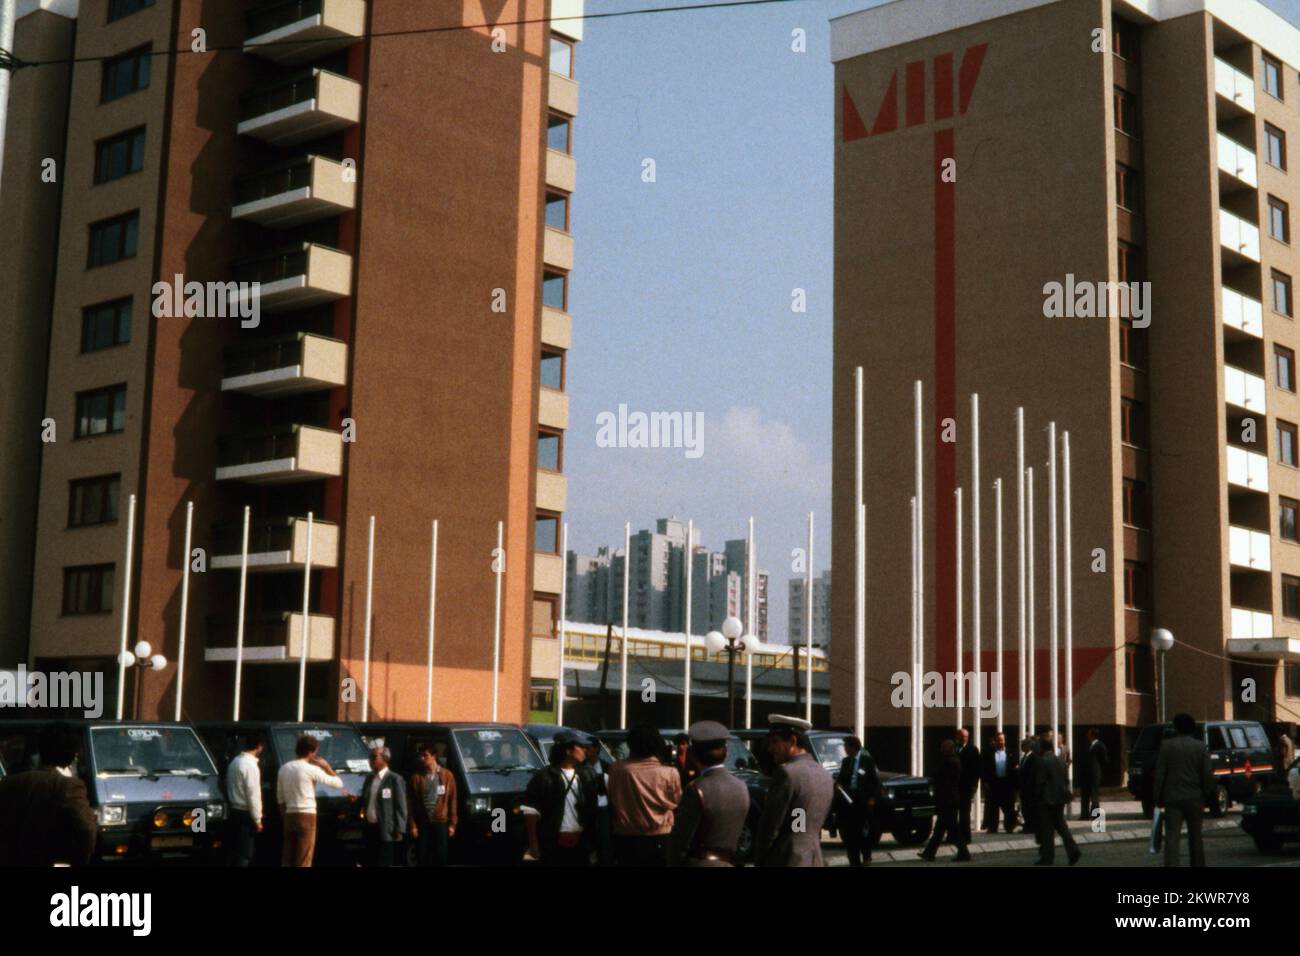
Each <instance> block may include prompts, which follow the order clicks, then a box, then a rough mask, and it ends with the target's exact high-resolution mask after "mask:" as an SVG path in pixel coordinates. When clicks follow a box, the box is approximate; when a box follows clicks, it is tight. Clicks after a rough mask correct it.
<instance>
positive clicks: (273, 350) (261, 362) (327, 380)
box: [221, 332, 348, 397]
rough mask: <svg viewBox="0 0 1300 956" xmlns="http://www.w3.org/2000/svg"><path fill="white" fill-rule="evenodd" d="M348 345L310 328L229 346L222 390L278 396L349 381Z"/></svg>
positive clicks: (337, 386)
mask: <svg viewBox="0 0 1300 956" xmlns="http://www.w3.org/2000/svg"><path fill="white" fill-rule="evenodd" d="M347 372H348V346H347V343H346V342H340V341H339V340H338V339H331V338H326V337H325V336H323V335H312V334H310V333H307V332H296V333H291V334H289V335H279V336H275V337H274V338H269V339H260V340H258V341H255V342H251V343H249V344H247V345H241V346H238V347H236V348H231V349H227V350H226V356H225V370H224V372H223V374H222V378H221V390H222V391H223V392H243V393H245V394H247V395H261V396H266V397H276V396H280V395H295V394H298V393H300V392H319V391H322V390H324V389H329V388H339V387H341V386H343V385H346V384H347V380H348V376H347Z"/></svg>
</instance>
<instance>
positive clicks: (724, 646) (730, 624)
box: [704, 615, 758, 728]
mask: <svg viewBox="0 0 1300 956" xmlns="http://www.w3.org/2000/svg"><path fill="white" fill-rule="evenodd" d="M744 629H745V628H744V625H742V624H741V623H740V618H738V617H736V616H735V615H730V616H728V617H727V619H726V620H725V621H723V622H722V631H721V632H720V633H719V632H718V631H710V632H709V633H708V634H706V635H705V637H704V646H705V648H707V649H708V652H709V653H710V654H721V653H722V652H723V651H726V652H727V726H728V727H733V728H734V727H735V726H736V655H737V654H739V653H741V652H742V651H746V652H750V653H752V652H753V651H754V649H755V648H756V647H757V646H758V638H756V637H755V636H754V635H753V634H745V635H744V636H743V637H742V636H741V634H742V632H743V631H744Z"/></svg>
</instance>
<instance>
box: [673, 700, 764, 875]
mask: <svg viewBox="0 0 1300 956" xmlns="http://www.w3.org/2000/svg"><path fill="white" fill-rule="evenodd" d="M730 736H731V734H730V732H729V731H728V730H727V728H726V727H724V726H722V724H720V723H718V722H717V721H713V720H701V721H699V722H698V723H694V724H691V729H690V742H691V757H692V758H693V759H694V761H695V762H696V763H697V764H698V765H699V772H698V773H697V774H696V775H695V777H694V778H693V779H692V780H691V782H690V783H689V784H688V785H687V786H686V789H685V792H684V793H683V794H682V802H681V803H680V804H679V805H678V807H677V813H676V814H675V816H674V818H673V831H672V834H671V836H670V837H669V839H668V858H669V862H670V863H671V865H673V866H731V865H732V862H731V861H732V857H733V856H734V855H735V852H736V845H737V844H738V843H739V842H740V834H741V831H742V830H744V828H745V818H746V817H747V816H748V815H749V788H748V787H746V786H745V784H744V783H743V782H742V781H741V780H740V779H739V778H737V777H735V776H733V775H732V773H731V771H729V770H728V769H727V740H728V738H730Z"/></svg>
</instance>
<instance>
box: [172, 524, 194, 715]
mask: <svg viewBox="0 0 1300 956" xmlns="http://www.w3.org/2000/svg"><path fill="white" fill-rule="evenodd" d="M193 538H194V502H192V501H187V502H185V553H184V554H183V555H182V556H181V562H182V564H181V634H180V648H179V649H178V650H177V652H176V716H175V717H173V718H172V719H173V720H176V721H179V720H180V719H181V701H182V699H183V698H184V697H185V624H186V618H188V617H189V613H190V546H191V545H192V543H193Z"/></svg>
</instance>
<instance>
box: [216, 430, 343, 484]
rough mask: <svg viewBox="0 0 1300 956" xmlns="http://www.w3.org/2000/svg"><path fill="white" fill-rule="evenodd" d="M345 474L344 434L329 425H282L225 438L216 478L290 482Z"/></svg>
mask: <svg viewBox="0 0 1300 956" xmlns="http://www.w3.org/2000/svg"><path fill="white" fill-rule="evenodd" d="M342 474H343V436H342V435H341V434H339V433H338V432H335V431H330V430H329V429H328V428H314V427H312V426H310V425H283V426H280V427H279V428H273V429H268V430H266V431H261V432H251V433H248V434H244V435H231V436H228V437H226V438H223V439H222V440H221V442H220V448H219V451H218V458H217V481H247V482H251V483H253V484H268V485H269V484H287V483H289V482H295V481H316V480H318V479H321V478H337V477H339V476H340V475H342Z"/></svg>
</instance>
